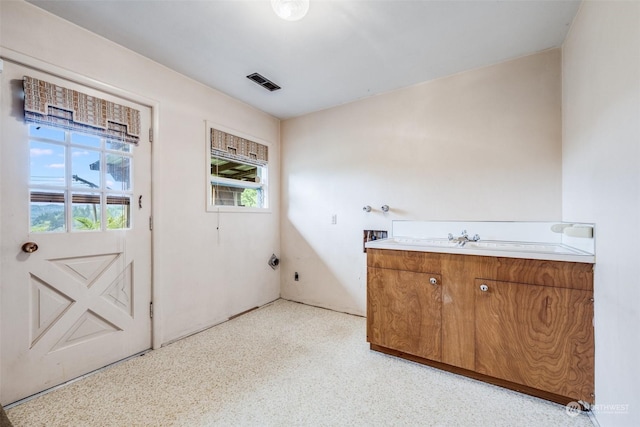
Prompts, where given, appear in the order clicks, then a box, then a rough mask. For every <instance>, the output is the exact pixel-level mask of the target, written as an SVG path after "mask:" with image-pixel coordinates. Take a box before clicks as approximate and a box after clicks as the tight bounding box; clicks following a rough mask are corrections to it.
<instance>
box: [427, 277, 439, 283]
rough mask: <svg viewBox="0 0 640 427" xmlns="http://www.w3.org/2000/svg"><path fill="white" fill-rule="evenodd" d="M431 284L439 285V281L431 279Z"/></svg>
mask: <svg viewBox="0 0 640 427" xmlns="http://www.w3.org/2000/svg"><path fill="white" fill-rule="evenodd" d="M429 283H431V284H432V285H437V284H438V279H436V278H435V277H432V278H431V279H429Z"/></svg>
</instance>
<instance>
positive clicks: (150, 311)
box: [149, 301, 153, 319]
mask: <svg viewBox="0 0 640 427" xmlns="http://www.w3.org/2000/svg"><path fill="white" fill-rule="evenodd" d="M149 317H150V318H151V319H153V301H151V302H150V303H149Z"/></svg>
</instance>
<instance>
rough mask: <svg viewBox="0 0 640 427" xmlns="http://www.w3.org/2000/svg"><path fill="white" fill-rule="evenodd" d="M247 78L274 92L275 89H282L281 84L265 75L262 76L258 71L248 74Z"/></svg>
mask: <svg viewBox="0 0 640 427" xmlns="http://www.w3.org/2000/svg"><path fill="white" fill-rule="evenodd" d="M247 78H248V79H249V80H251V81H254V82H256V83H257V84H259V85H260V86H262V87H263V88H265V89H267V90H269V91H271V92H273V91H274V90H278V89H281V87H280V86H278V85H277V84H275V83H274V82H272V81H271V80H269V79H267V78H265V77H264V76H261V75H260V74H258V73H253V74H249V75H248V76H247Z"/></svg>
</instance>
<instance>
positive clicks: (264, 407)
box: [7, 300, 592, 427]
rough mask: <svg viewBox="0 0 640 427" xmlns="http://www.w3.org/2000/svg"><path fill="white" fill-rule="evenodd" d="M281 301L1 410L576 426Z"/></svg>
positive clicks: (355, 321)
mask: <svg viewBox="0 0 640 427" xmlns="http://www.w3.org/2000/svg"><path fill="white" fill-rule="evenodd" d="M365 329H366V320H365V319H364V318H361V317H356V316H350V315H347V314H342V313H336V312H332V311H329V310H323V309H320V308H315V307H309V306H305V305H301V304H296V303H292V302H288V301H284V300H278V301H276V302H275V303H273V304H270V305H267V306H265V307H263V308H261V309H259V310H255V311H253V312H250V313H249V314H246V315H244V316H241V317H238V318H236V319H234V320H231V321H229V322H227V323H224V324H222V325H219V326H216V327H214V328H211V329H209V330H207V331H204V332H201V333H199V334H196V335H193V336H191V337H189V338H186V339H183V340H181V341H178V342H176V343H173V344H171V345H169V346H166V347H163V348H161V349H160V350H156V351H152V352H150V353H148V354H146V355H145V356H141V357H137V358H134V359H131V360H129V361H126V362H124V363H121V364H119V365H115V366H113V367H111V368H109V369H106V370H103V371H101V372H99V373H97V374H95V375H91V376H89V377H87V378H85V379H83V380H80V381H77V382H75V383H72V384H69V385H68V386H65V387H62V388H60V389H58V390H56V391H53V392H51V393H49V394H45V395H43V396H40V397H38V398H36V399H33V400H31V401H28V402H26V403H23V404H21V405H18V406H16V407H14V408H11V409H10V410H9V411H7V412H8V415H9V418H10V419H11V421H12V422H13V423H14V426H15V427H20V426H29V427H34V426H47V427H54V426H74V427H75V426H118V427H123V426H189V427H197V426H508V427H514V426H544V427H548V426H587V427H591V426H592V424H591V422H590V420H589V418H588V417H587V416H586V415H583V414H579V415H577V416H573V417H572V416H569V415H567V413H566V412H565V408H564V407H563V406H561V405H557V404H554V403H550V402H546V401H544V400H540V399H536V398H533V397H529V396H525V395H522V394H519V393H516V392H512V391H509V390H505V389H502V388H499V387H495V386H492V385H488V384H484V383H481V382H478V381H474V380H471V379H467V378H464V377H460V376H457V375H454V374H450V373H447V372H442V371H439V370H437V369H433V368H430V367H426V366H422V365H418V364H415V363H412V362H408V361H404V360H401V359H397V358H393V357H390V356H386V355H383V354H380V353H377V352H373V351H370V350H369V346H368V344H367V343H366V338H365V337H366V332H365Z"/></svg>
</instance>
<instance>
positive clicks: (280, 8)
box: [271, 0, 309, 21]
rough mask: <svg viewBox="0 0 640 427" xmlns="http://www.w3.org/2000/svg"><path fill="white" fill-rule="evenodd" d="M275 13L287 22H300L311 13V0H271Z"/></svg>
mask: <svg viewBox="0 0 640 427" xmlns="http://www.w3.org/2000/svg"><path fill="white" fill-rule="evenodd" d="M271 7H272V8H273V11H274V12H275V13H276V15H278V16H279V17H280V18H282V19H284V20H286V21H298V20H300V19H302V18H304V16H305V15H306V14H307V12H308V11H309V0H271Z"/></svg>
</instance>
